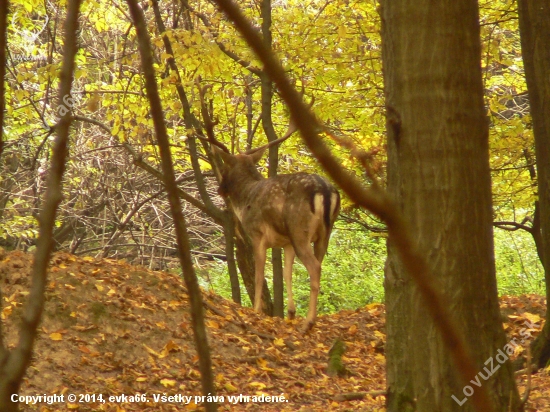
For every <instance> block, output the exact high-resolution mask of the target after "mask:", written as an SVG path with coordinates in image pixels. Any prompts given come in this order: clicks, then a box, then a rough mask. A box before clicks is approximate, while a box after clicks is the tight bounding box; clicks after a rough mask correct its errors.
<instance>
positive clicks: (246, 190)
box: [211, 129, 340, 333]
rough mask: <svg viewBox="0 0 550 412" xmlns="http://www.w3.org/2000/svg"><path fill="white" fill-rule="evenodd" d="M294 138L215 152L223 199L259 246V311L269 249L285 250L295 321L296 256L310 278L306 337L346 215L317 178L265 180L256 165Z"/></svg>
mask: <svg viewBox="0 0 550 412" xmlns="http://www.w3.org/2000/svg"><path fill="white" fill-rule="evenodd" d="M289 134H292V133H291V131H290V129H289V132H287V133H286V134H285V136H283V137H282V138H279V139H277V140H275V141H273V142H271V143H270V144H268V145H265V146H263V147H260V148H257V149H252V150H250V151H248V152H246V153H243V154H236V155H233V154H231V153H229V150H228V149H227V148H226V147H223V149H224V150H222V149H221V148H220V147H221V146H222V145H221V144H218V145H214V144H213V145H212V146H211V147H212V149H213V152H214V153H217V154H218V155H219V156H220V157H221V159H222V161H223V168H222V171H221V181H220V185H219V189H218V193H219V194H220V195H221V196H222V197H224V198H229V201H230V204H231V205H232V208H233V211H234V214H235V216H236V217H237V219H238V220H239V221H240V222H241V225H242V227H243V230H244V232H245V233H246V235H248V236H249V237H250V240H251V242H252V245H253V253H254V262H255V279H254V283H255V295H254V310H256V311H257V312H261V310H262V285H263V282H264V274H265V263H266V253H267V249H269V248H275V247H277V248H283V250H284V267H283V277H284V280H285V284H286V290H287V298H288V303H287V315H288V318H289V319H294V318H295V315H296V306H295V304H294V299H293V295H292V266H293V264H294V259H295V257H296V256H297V257H298V258H299V259H300V260H301V261H302V263H303V264H304V266H305V267H306V269H307V271H308V274H309V278H310V296H309V308H308V312H307V316H306V318H305V321H304V323H303V325H302V327H301V331H302V332H303V333H305V332H307V331H309V330H310V329H311V328H312V327H313V325H314V324H315V320H316V318H317V298H318V295H319V289H320V280H321V264H322V263H323V258H324V257H325V254H326V252H327V248H328V243H329V239H330V235H331V232H332V228H333V226H334V222H335V220H336V218H337V216H338V213H339V211H340V194H339V192H338V190H336V188H335V187H334V186H333V185H332V184H331V183H329V182H328V181H327V180H326V179H325V178H323V177H321V176H319V175H317V174H309V173H304V172H299V173H292V174H280V175H277V176H274V177H270V178H265V177H264V176H262V174H261V173H260V172H259V171H258V169H257V168H256V165H257V163H258V162H259V161H260V159H261V158H262V156H263V154H264V152H265V149H266V148H267V147H269V146H271V145H272V144H273V143H278V142H280V141H282V140H284V139H286V138H287V137H288V135H289ZM216 143H219V142H216ZM218 146H219V147H218ZM312 244H313V246H312Z"/></svg>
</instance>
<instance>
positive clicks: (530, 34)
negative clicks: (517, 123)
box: [518, 0, 550, 367]
mask: <svg viewBox="0 0 550 412" xmlns="http://www.w3.org/2000/svg"><path fill="white" fill-rule="evenodd" d="M518 6H519V7H518V14H519V30H520V37H521V53H522V56H523V64H524V67H525V79H526V81H527V89H528V91H529V104H530V109H531V118H532V120H533V134H534V137H535V155H536V158H537V178H538V195H539V200H538V208H537V209H538V212H539V216H538V225H537V226H539V230H537V232H536V235H537V236H538V242H537V251H538V252H539V257H540V259H541V262H542V265H543V267H544V279H545V284H546V302H547V307H546V319H547V320H548V319H549V318H550V311H549V309H548V302H550V118H549V117H548V113H549V111H550V79H549V77H548V74H549V73H550V38H549V36H550V4H548V2H547V1H544V0H518ZM533 227H535V225H534V224H533ZM534 236H535V234H534ZM531 349H532V359H533V363H535V364H536V365H538V367H545V366H546V364H547V362H548V360H550V323H548V321H547V322H546V323H545V324H544V328H543V330H542V332H541V333H540V334H539V335H538V336H537V338H536V339H535V340H534V341H533V343H532V345H531Z"/></svg>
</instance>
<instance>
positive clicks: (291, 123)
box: [245, 97, 315, 155]
mask: <svg viewBox="0 0 550 412" xmlns="http://www.w3.org/2000/svg"><path fill="white" fill-rule="evenodd" d="M313 103H315V97H312V98H311V102H310V103H309V106H308V108H310V109H311V107H313ZM297 130H298V127H297V126H296V123H295V122H294V119H293V118H292V117H291V118H290V121H289V122H288V127H287V129H286V132H285V134H284V135H283V136H282V137H279V138H278V139H275V140H272V141H271V142H269V143H267V144H264V145H263V146H260V147H256V148H254V149H250V150H248V151H247V152H245V154H247V155H250V154H252V153H256V152H259V151H260V150H265V149H267V148H269V147H271V146H275V145H276V144H279V143H281V142H284V141H285V140H286V139H288V138H289V137H290V136H292V135H293V134H294V133H295V132H296V131H297Z"/></svg>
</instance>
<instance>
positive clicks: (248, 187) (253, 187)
mask: <svg viewBox="0 0 550 412" xmlns="http://www.w3.org/2000/svg"><path fill="white" fill-rule="evenodd" d="M265 180H266V179H265V178H264V177H263V176H261V175H260V176H246V177H244V176H243V178H241V179H239V180H238V181H235V182H233V185H232V186H233V187H232V188H231V189H230V191H229V196H230V197H231V201H232V202H233V204H234V205H235V206H237V207H244V206H246V205H248V204H250V202H252V201H253V200H254V198H255V197H256V194H257V191H258V188H259V187H260V186H261V185H262V184H263V182H264V181H265Z"/></svg>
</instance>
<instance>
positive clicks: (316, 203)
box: [313, 193, 324, 217]
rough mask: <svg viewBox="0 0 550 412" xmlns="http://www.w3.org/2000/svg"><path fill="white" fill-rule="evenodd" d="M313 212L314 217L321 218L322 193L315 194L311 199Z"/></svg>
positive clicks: (322, 209)
mask: <svg viewBox="0 0 550 412" xmlns="http://www.w3.org/2000/svg"><path fill="white" fill-rule="evenodd" d="M313 210H314V213H315V214H316V215H318V216H319V217H322V216H323V211H324V207H323V194H322V193H316V194H315V197H314V198H313Z"/></svg>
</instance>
